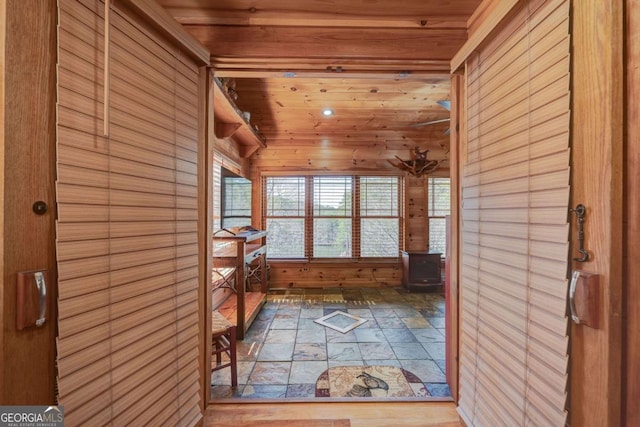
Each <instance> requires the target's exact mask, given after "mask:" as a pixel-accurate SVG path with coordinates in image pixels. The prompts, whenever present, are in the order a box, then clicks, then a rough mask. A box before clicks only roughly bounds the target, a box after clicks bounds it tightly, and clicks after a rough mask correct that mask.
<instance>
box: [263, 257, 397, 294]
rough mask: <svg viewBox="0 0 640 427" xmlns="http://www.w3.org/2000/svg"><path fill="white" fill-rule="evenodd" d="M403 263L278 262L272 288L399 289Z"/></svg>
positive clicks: (272, 273)
mask: <svg viewBox="0 0 640 427" xmlns="http://www.w3.org/2000/svg"><path fill="white" fill-rule="evenodd" d="M401 279H402V271H401V268H400V264H399V263H392V264H390V263H378V264H375V263H373V264H372V263H362V264H358V265H353V264H346V263H329V262H322V263H306V262H302V263H301V262H286V261H278V262H274V263H272V264H271V272H270V279H269V285H270V286H271V287H272V288H291V287H296V288H317V287H318V286H322V287H327V288H330V287H345V288H348V287H386V286H399V285H400V282H401Z"/></svg>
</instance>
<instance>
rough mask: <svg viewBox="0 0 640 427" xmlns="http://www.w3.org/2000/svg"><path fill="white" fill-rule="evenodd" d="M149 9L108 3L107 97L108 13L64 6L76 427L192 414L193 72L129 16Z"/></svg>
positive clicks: (195, 272) (71, 390)
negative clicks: (106, 128)
mask: <svg viewBox="0 0 640 427" xmlns="http://www.w3.org/2000/svg"><path fill="white" fill-rule="evenodd" d="M144 2H145V0H131V1H130V2H126V4H127V5H128V6H124V7H121V6H122V5H123V4H124V3H121V2H117V3H113V4H112V8H111V13H110V18H111V19H110V27H109V31H108V32H107V33H109V37H110V39H109V41H108V43H109V52H110V55H109V61H108V64H107V65H108V67H107V71H108V73H109V84H108V91H107V92H106V93H107V94H108V95H105V92H104V87H103V79H104V71H105V70H104V69H103V68H104V67H105V63H104V61H105V60H104V46H105V40H104V34H105V30H104V18H103V17H104V4H103V3H102V2H100V1H96V0H77V1H76V0H60V2H59V3H60V20H59V31H58V33H59V51H60V54H59V55H58V62H59V64H58V94H59V97H58V108H57V123H58V171H57V173H58V176H57V203H58V221H57V229H56V231H57V253H58V272H59V292H58V297H59V302H58V311H59V320H58V331H59V336H58V349H57V350H58V351H57V353H58V367H59V375H58V377H59V390H60V393H59V394H60V395H59V401H60V403H61V404H63V405H65V417H66V419H67V420H68V422H71V423H72V425H82V424H87V423H89V420H91V421H90V422H91V423H92V424H93V423H96V422H97V423H98V424H99V425H106V424H110V423H114V424H122V423H121V422H120V421H124V420H126V422H125V423H124V424H128V425H133V424H135V423H136V420H150V419H153V418H154V417H156V416H157V415H158V414H159V413H162V414H164V415H166V418H164V419H163V422H166V421H167V420H171V421H170V423H171V424H172V425H194V423H195V422H197V420H198V419H199V416H200V411H199V393H200V385H199V360H198V346H199V340H200V335H201V334H200V332H199V330H200V325H199V317H198V277H199V268H198V263H199V260H198V235H197V228H198V224H197V221H198V203H197V198H198V170H197V166H196V165H197V163H198V126H199V123H198V120H199V113H198V97H199V88H198V82H199V79H198V73H199V70H198V66H197V65H196V64H195V63H193V61H192V59H190V58H188V57H187V56H186V55H185V54H184V53H182V52H181V51H180V48H177V47H175V46H174V45H173V43H174V41H175V39H171V38H170V37H169V38H166V37H165V36H163V35H160V33H158V31H157V30H156V29H155V28H154V26H153V24H150V23H148V22H143V21H142V20H141V17H140V16H139V15H137V14H133V15H131V14H130V13H131V9H129V7H133V8H134V9H135V8H136V7H137V5H139V4H141V3H144ZM147 6H149V7H147ZM147 6H145V7H144V8H143V9H141V10H144V11H145V14H146V13H147V12H148V11H152V10H160V9H157V7H156V6H153V7H152V6H151V4H149V5H147ZM136 10H139V9H136ZM144 16H147V15H144ZM105 102H106V103H107V106H106V107H107V108H108V113H109V114H108V115H107V116H106V117H108V120H109V131H110V133H109V136H108V137H104V136H103V134H102V131H103V123H102V121H103V115H104V114H105V113H104V111H105V105H104V103H105ZM179 328H182V329H181V330H179ZM182 392H186V393H187V395H186V396H182V395H181V394H182ZM176 402H180V405H178V404H177V403H176ZM167 408H168V410H167ZM98 424H96V425H98ZM124 424H122V425H124ZM141 425H142V424H141Z"/></svg>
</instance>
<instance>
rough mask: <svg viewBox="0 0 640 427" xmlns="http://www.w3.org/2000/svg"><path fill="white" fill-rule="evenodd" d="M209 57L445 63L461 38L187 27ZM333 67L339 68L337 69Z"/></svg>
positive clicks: (462, 34)
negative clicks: (207, 51) (205, 48)
mask: <svg viewBox="0 0 640 427" xmlns="http://www.w3.org/2000/svg"><path fill="white" fill-rule="evenodd" d="M185 28H186V30H187V31H188V32H189V33H190V34H191V35H193V36H194V37H195V38H196V39H197V40H199V41H200V43H202V44H203V45H204V46H206V47H207V48H208V49H209V51H210V52H211V55H212V57H214V58H221V57H226V58H234V57H241V58H249V57H251V58H263V59H275V58H282V57H284V55H286V57H287V58H298V61H299V62H306V61H307V60H308V59H314V58H315V59H326V58H333V59H334V60H336V61H340V60H342V59H366V60H368V61H371V62H373V61H374V60H376V61H377V60H396V61H410V62H411V61H415V60H423V61H424V60H427V61H446V60H450V59H451V56H452V54H453V52H457V51H458V50H459V49H460V47H461V46H462V45H463V44H464V42H465V41H466V39H467V35H466V30H464V29H458V30H452V29H448V30H443V29H405V30H402V31H398V30H397V29H393V28H360V29H358V30H355V31H354V29H349V28H340V27H335V28H326V27H262V26H251V27H233V26H204V25H187V26H185ZM338 65H339V64H338Z"/></svg>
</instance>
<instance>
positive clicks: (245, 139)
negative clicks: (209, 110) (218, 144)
mask: <svg viewBox="0 0 640 427" xmlns="http://www.w3.org/2000/svg"><path fill="white" fill-rule="evenodd" d="M213 82H214V84H213V116H214V130H215V133H216V137H218V138H231V139H233V140H234V141H236V142H237V143H238V145H239V146H240V156H242V157H243V158H247V157H250V156H251V155H252V154H253V153H255V151H256V150H257V149H258V148H265V147H266V146H267V144H266V142H265V139H264V137H263V136H262V135H260V134H258V132H256V130H255V129H254V127H253V126H251V124H249V123H248V122H247V121H246V120H245V119H244V116H243V115H242V112H241V111H240V110H239V109H238V107H237V106H236V105H235V103H234V102H233V100H232V99H231V98H229V95H228V94H227V92H226V91H225V90H224V89H223V88H222V85H221V83H220V80H218V79H217V78H214V79H213Z"/></svg>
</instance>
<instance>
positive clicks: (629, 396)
mask: <svg viewBox="0 0 640 427" xmlns="http://www.w3.org/2000/svg"><path fill="white" fill-rule="evenodd" d="M625 6H626V10H625V18H626V21H625V63H626V70H625V71H626V74H627V76H626V88H625V91H624V92H625V96H626V97H627V99H626V109H627V110H626V117H625V119H626V124H625V131H626V134H625V189H624V204H625V220H624V230H626V233H627V237H626V240H625V247H624V251H625V254H624V256H623V262H624V280H623V286H624V287H625V288H624V290H623V292H624V296H623V301H625V305H624V306H623V310H624V313H623V322H622V323H623V332H624V337H623V356H622V357H623V361H622V366H623V375H622V386H623V390H622V403H623V408H622V418H623V422H622V425H624V426H636V425H640V411H639V410H638V408H637V402H638V400H639V399H640V365H639V364H638V363H637V360H638V352H640V333H639V332H638V331H640V306H639V305H640V265H639V264H638V261H637V259H638V257H640V226H639V223H638V217H639V216H640V199H638V197H637V195H638V191H639V189H638V181H639V180H640V144H639V143H638V140H639V138H640V123H639V122H638V117H639V114H640V72H639V71H638V69H639V67H640V16H638V13H635V14H634V13H631V11H633V10H638V8H640V0H626V4H625Z"/></svg>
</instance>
